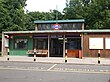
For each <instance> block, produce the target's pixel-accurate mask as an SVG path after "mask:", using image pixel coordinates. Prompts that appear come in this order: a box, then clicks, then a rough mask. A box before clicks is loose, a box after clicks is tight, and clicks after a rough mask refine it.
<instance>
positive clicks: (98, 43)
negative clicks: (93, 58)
mask: <svg viewBox="0 0 110 82" xmlns="http://www.w3.org/2000/svg"><path fill="white" fill-rule="evenodd" d="M89 49H103V38H89Z"/></svg>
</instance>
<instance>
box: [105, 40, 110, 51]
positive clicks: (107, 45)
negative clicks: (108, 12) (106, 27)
mask: <svg viewBox="0 0 110 82" xmlns="http://www.w3.org/2000/svg"><path fill="white" fill-rule="evenodd" d="M105 49H110V38H105Z"/></svg>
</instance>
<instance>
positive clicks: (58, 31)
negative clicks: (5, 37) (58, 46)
mask: <svg viewBox="0 0 110 82" xmlns="http://www.w3.org/2000/svg"><path fill="white" fill-rule="evenodd" d="M3 33H4V34H28V33H30V34H33V33H36V34H42V33H110V30H42V31H8V32H3Z"/></svg>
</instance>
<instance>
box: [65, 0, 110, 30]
mask: <svg viewBox="0 0 110 82" xmlns="http://www.w3.org/2000/svg"><path fill="white" fill-rule="evenodd" d="M64 14H65V19H78V18H83V19H85V28H86V29H108V28H110V0H70V1H69V2H67V7H66V8H65V9H64Z"/></svg>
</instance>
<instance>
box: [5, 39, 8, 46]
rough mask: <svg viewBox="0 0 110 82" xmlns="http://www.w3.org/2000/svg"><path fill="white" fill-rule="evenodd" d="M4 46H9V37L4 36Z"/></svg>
mask: <svg viewBox="0 0 110 82" xmlns="http://www.w3.org/2000/svg"><path fill="white" fill-rule="evenodd" d="M5 47H9V39H7V38H5Z"/></svg>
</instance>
